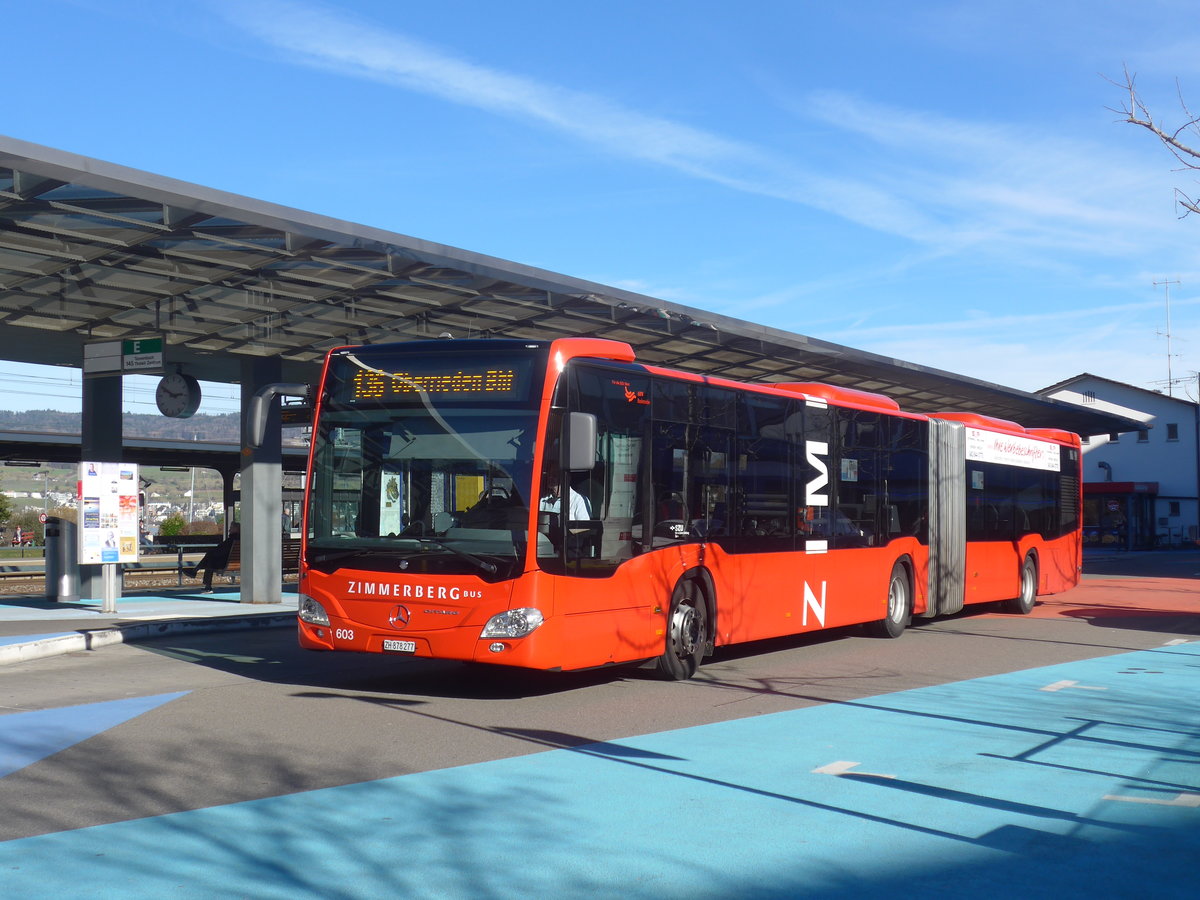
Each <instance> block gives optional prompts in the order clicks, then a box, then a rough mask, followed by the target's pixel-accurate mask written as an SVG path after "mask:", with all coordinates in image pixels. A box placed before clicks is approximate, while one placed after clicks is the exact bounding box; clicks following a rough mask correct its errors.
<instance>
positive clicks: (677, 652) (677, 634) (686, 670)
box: [658, 579, 708, 681]
mask: <svg viewBox="0 0 1200 900" xmlns="http://www.w3.org/2000/svg"><path fill="white" fill-rule="evenodd" d="M707 642H708V606H707V605H706V603H705V600H704V591H703V590H701V588H700V585H699V584H697V583H696V582H695V581H693V580H691V579H688V580H685V581H681V582H679V584H677V585H676V586H675V591H674V593H673V594H672V595H671V611H670V614H669V615H668V616H667V646H666V649H665V650H664V651H663V654H662V656H660V657H659V658H658V671H659V672H660V673H661V674H662V675H663V676H664V677H666V678H669V679H671V680H672V681H684V680H686V679H688V678H691V677H692V676H693V675H695V674H696V669H698V668H699V667H700V660H702V659H703V658H704V648H705V645H706V644H707Z"/></svg>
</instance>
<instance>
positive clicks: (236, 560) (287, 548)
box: [213, 538, 300, 580]
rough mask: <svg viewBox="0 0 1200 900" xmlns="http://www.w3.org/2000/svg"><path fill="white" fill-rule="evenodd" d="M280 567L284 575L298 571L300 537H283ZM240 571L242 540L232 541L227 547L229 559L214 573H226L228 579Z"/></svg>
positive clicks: (231, 578)
mask: <svg viewBox="0 0 1200 900" xmlns="http://www.w3.org/2000/svg"><path fill="white" fill-rule="evenodd" d="M281 556H282V560H281V561H282V564H283V565H282V567H281V571H282V573H283V574H284V575H295V574H296V573H297V572H299V571H300V538H284V539H283V545H282V554H281ZM241 573H242V542H241V541H240V540H237V541H234V542H233V546H232V547H230V548H229V559H228V560H226V562H225V565H224V566H222V567H221V568H220V569H217V570H216V571H215V572H214V573H213V574H214V575H227V576H229V578H230V580H237V579H238V578H239V577H240V576H241Z"/></svg>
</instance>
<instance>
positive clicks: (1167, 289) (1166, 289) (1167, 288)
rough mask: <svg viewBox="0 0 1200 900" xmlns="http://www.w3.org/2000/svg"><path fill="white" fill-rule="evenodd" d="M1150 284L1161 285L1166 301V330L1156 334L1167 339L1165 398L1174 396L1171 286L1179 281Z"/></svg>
mask: <svg viewBox="0 0 1200 900" xmlns="http://www.w3.org/2000/svg"><path fill="white" fill-rule="evenodd" d="M1151 283H1152V284H1153V285H1154V286H1155V287H1158V286H1159V285H1162V289H1163V294H1164V295H1165V296H1166V300H1167V330H1166V331H1165V332H1163V331H1160V332H1158V333H1159V334H1160V335H1162V336H1164V337H1166V339H1167V396H1168V397H1173V396H1175V395H1174V393H1173V391H1174V387H1175V379H1174V378H1172V377H1171V285H1173V284H1179V280H1178V279H1175V280H1174V281H1168V280H1166V279H1164V280H1162V281H1155V282H1151Z"/></svg>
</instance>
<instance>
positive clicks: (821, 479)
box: [804, 441, 829, 506]
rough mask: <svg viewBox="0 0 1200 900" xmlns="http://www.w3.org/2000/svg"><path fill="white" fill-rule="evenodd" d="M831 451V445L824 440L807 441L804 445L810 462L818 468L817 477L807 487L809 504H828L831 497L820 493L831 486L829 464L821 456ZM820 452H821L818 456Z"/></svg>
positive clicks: (805, 454) (805, 497)
mask: <svg viewBox="0 0 1200 900" xmlns="http://www.w3.org/2000/svg"><path fill="white" fill-rule="evenodd" d="M828 453H829V445H828V444H827V443H825V442H824V441H807V442H806V443H805V445H804V456H805V458H806V459H807V460H808V464H809V465H810V466H812V467H813V468H814V469H816V470H817V477H816V478H814V479H813V480H812V481H810V482H809V483H808V485H807V486H806V487H805V489H804V490H805V493H804V502H805V504H807V505H808V506H828V505H829V497H828V496H827V495H826V494H822V493H819V491H822V490H824V489H825V488H826V487H828V486H829V466H828V465H826V463H825V460H823V459H821V456H825V455H827V454H828ZM818 454H820V455H819V456H818Z"/></svg>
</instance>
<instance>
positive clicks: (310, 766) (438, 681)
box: [0, 559, 1200, 840]
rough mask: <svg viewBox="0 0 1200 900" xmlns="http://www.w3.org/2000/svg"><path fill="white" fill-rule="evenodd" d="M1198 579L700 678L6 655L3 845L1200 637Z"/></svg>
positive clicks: (712, 668) (229, 651)
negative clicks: (15, 733) (14, 736)
mask: <svg viewBox="0 0 1200 900" xmlns="http://www.w3.org/2000/svg"><path fill="white" fill-rule="evenodd" d="M1193 562H1194V559H1193ZM1198 588H1200V582H1196V581H1190V580H1168V579H1164V580H1160V581H1156V582H1155V581H1150V580H1146V579H1139V578H1136V577H1129V578H1115V579H1110V580H1104V581H1088V582H1085V585H1084V586H1082V587H1080V588H1078V589H1076V590H1075V591H1072V592H1069V593H1068V594H1064V595H1060V596H1059V597H1050V598H1045V599H1044V601H1043V602H1042V603H1041V604H1040V605H1039V607H1038V608H1037V610H1036V611H1035V613H1034V615H1032V616H1029V617H1019V616H1011V615H1004V614H1000V613H997V612H994V611H991V610H990V609H986V608H985V609H983V610H981V611H976V612H971V613H968V614H965V615H961V616H958V617H954V618H949V619H943V620H937V621H929V622H921V623H919V624H916V625H914V627H912V628H910V629H909V631H908V632H907V633H906V634H905V635H904V636H903V637H902V638H901V639H899V640H894V641H888V640H880V639H876V638H871V637H867V636H865V635H863V634H862V633H860V632H859V631H858V630H856V629H850V630H843V631H837V632H832V633H825V634H821V635H816V636H809V637H802V638H793V639H786V640H776V641H769V642H761V643H757V644H753V645H748V646H742V647H737V648H733V649H727V650H722V651H719V652H718V655H717V656H716V658H714V659H711V660H709V661H708V663H707V664H706V665H705V666H703V667H702V669H701V670H700V673H699V675H698V676H697V677H696V678H695V679H693V680H692V681H690V682H685V683H671V682H664V681H661V680H659V679H658V678H657V677H656V676H655V674H654V673H653V671H652V670H650V669H649V668H645V667H641V668H639V667H634V666H630V667H623V668H618V669H606V670H600V671H593V672H585V673H574V674H554V673H536V672H524V671H518V670H508V669H501V668H495V667H488V666H471V665H462V664H457V663H446V662H437V661H423V660H416V659H396V658H385V657H381V656H361V655H340V654H320V653H310V652H306V651H301V650H300V649H298V648H297V646H296V641H295V636H294V634H293V632H292V631H291V630H290V629H286V628H284V629H276V630H272V631H256V632H237V633H223V634H216V635H209V636H202V635H201V636H197V635H190V636H187V637H186V638H176V639H161V640H156V641H151V642H147V643H143V644H135V645H124V646H115V647H110V648H105V649H103V650H101V651H97V652H91V653H78V654H72V655H68V656H63V657H59V658H54V659H45V660H40V661H36V662H32V663H27V664H20V665H14V666H8V667H6V668H5V670H4V671H3V673H2V674H0V710H2V711H3V712H4V713H6V714H7V715H0V733H2V729H3V726H4V725H5V724H7V725H8V726H9V729H10V738H11V732H12V730H13V729H16V728H18V727H19V728H20V730H21V733H22V734H25V735H26V737H24V738H21V739H19V740H17V741H16V743H15V745H14V744H13V743H12V741H11V740H10V747H9V750H8V764H7V768H4V769H3V770H0V776H3V777H0V809H3V810H4V815H3V816H2V817H0V840H12V839H14V838H21V837H25V836H29V835H37V834H43V833H48V832H58V831H64V830H68V829H78V828H82V827H85V826H90V825H97V824H102V823H109V822H117V821H122V820H127V819H136V818H141V817H146V816H159V815H163V814H166V813H172V812H176V811H180V810H191V809H198V808H202V807H211V806H216V805H222V804H229V803H234V802H238V801H244V800H252V799H256V798H265V797H275V796H278V795H282V794H291V793H295V792H300V791H309V790H312V789H316V788H323V787H330V786H335V785H347V784H356V783H359V782H364V781H369V780H373V779H381V778H390V777H393V776H401V775H407V774H411V773H416V772H425V771H430V770H436V769H445V768H449V767H456V766H463V765H468V764H472V763H480V762H484V761H489V760H497V759H503V758H508V757H516V756H520V755H523V754H533V753H539V752H542V751H545V750H548V749H553V748H569V747H581V746H584V745H588V744H591V743H595V742H606V741H616V740H621V739H624V738H628V737H631V736H635V735H646V734H652V733H657V732H663V731H668V730H672V729H682V728H688V727H691V726H697V725H704V724H708V723H715V722H723V721H727V720H735V719H743V718H747V717H756V716H763V715H765V714H769V713H777V712H780V711H784V710H793V709H798V708H802V707H809V706H813V705H817V704H826V703H838V702H847V701H852V700H856V699H859V698H864V697H870V696H873V695H877V694H885V693H892V692H897V691H904V690H908V689H911V688H922V687H927V686H931V685H939V684H944V683H948V682H958V681H962V680H965V679H972V678H978V677H980V676H986V675H993V674H998V673H1005V672H1014V671H1018V670H1022V669H1029V668H1033V667H1037V666H1046V665H1052V664H1056V663H1062V662H1067V661H1071V660H1082V659H1089V658H1092V657H1100V656H1107V655H1111V654H1119V653H1124V652H1127V651H1131V650H1139V649H1150V648H1156V647H1161V646H1163V645H1164V644H1165V643H1167V642H1169V641H1171V639H1173V638H1174V639H1177V640H1180V639H1194V638H1195V637H1196V636H1197V634H1198V633H1200V616H1198V615H1197V612H1198V611H1200V590H1198ZM147 698H149V699H147ZM0 765H3V763H0Z"/></svg>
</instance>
